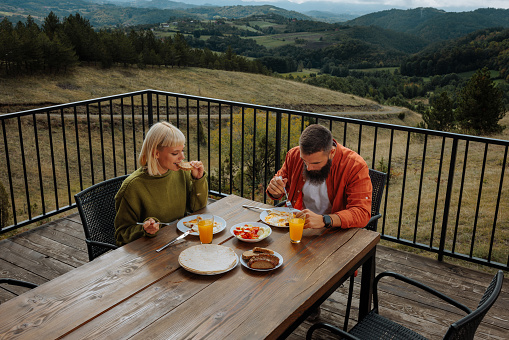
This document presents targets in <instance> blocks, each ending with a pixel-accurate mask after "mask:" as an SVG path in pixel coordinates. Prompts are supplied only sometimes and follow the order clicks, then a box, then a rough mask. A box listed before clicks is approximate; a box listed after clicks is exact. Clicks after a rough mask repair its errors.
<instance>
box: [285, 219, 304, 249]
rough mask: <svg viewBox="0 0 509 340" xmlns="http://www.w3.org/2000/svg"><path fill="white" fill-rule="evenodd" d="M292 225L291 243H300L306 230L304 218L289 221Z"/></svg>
mask: <svg viewBox="0 0 509 340" xmlns="http://www.w3.org/2000/svg"><path fill="white" fill-rule="evenodd" d="M288 224H289V225H290V241H291V242H292V243H299V242H300V240H301V239H302V230H303V229H304V218H303V217H294V218H291V219H290V220H289V221H288Z"/></svg>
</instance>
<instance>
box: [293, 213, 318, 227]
mask: <svg viewBox="0 0 509 340" xmlns="http://www.w3.org/2000/svg"><path fill="white" fill-rule="evenodd" d="M302 216H304V218H305V220H306V222H304V229H320V228H323V227H325V224H324V223H323V217H322V215H318V214H315V213H314V212H312V211H311V210H309V209H304V210H302V211H301V212H298V213H295V217H302Z"/></svg>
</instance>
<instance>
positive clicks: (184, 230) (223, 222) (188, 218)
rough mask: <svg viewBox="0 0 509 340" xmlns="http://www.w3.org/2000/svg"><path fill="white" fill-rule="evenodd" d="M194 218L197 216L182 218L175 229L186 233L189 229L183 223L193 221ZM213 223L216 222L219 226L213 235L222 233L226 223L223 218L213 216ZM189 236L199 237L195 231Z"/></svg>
mask: <svg viewBox="0 0 509 340" xmlns="http://www.w3.org/2000/svg"><path fill="white" fill-rule="evenodd" d="M198 215H199V214H198ZM196 216H197V215H189V216H186V217H184V218H182V219H181V220H180V221H178V223H177V229H178V230H180V231H181V232H183V233H185V232H186V231H188V230H189V228H188V227H186V226H185V225H184V222H187V221H191V220H194V219H195V218H196ZM214 222H218V223H219V225H220V226H219V228H218V230H216V231H214V234H217V233H220V232H222V231H223V230H224V228H226V221H225V220H224V219H223V218H221V217H219V216H216V215H214ZM189 235H194V236H199V234H198V233H197V232H196V231H192V232H191V233H189Z"/></svg>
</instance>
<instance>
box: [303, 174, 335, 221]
mask: <svg viewBox="0 0 509 340" xmlns="http://www.w3.org/2000/svg"><path fill="white" fill-rule="evenodd" d="M302 201H303V206H304V208H305V209H309V210H311V211H312V212H314V213H315V214H319V215H324V214H329V213H330V212H331V210H332V205H331V204H330V202H329V195H328V194H327V181H323V182H322V183H320V184H311V183H310V181H306V182H304V186H303V187H302Z"/></svg>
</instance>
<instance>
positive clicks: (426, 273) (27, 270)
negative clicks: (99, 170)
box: [0, 213, 509, 340]
mask: <svg viewBox="0 0 509 340" xmlns="http://www.w3.org/2000/svg"><path fill="white" fill-rule="evenodd" d="M376 257H377V260H376V270H377V273H379V272H382V271H385V270H392V271H395V272H398V273H401V274H403V275H406V276H409V277H412V278H414V279H417V280H419V281H421V282H423V283H425V284H427V285H429V286H431V287H434V288H437V289H438V290H440V291H443V292H444V293H446V294H447V295H449V296H451V297H453V298H455V299H457V300H459V301H460V302H462V303H464V304H466V305H467V306H468V307H470V308H472V309H475V308H476V307H477V304H478V302H479V300H480V297H481V295H482V294H483V293H484V289H485V288H486V286H487V285H488V283H489V282H490V280H491V278H492V274H488V273H483V272H478V271H475V270H471V269H467V268H463V267H459V266H456V265H452V264H449V263H444V262H438V261H436V260H434V259H430V258H426V257H422V256H418V255H415V254H411V253H407V252H403V251H400V250H395V249H392V248H388V247H384V246H379V247H378V248H377V256H376ZM86 262H88V254H87V250H86V245H85V241H84V233H83V228H82V225H81V220H80V217H79V214H78V213H73V214H71V215H69V216H67V217H65V218H61V219H59V220H56V221H53V222H49V223H47V224H45V225H42V226H40V227H37V228H35V229H33V230H30V231H28V232H25V233H22V234H20V235H17V236H15V237H12V238H10V239H6V240H3V241H0V268H1V271H0V273H1V274H0V275H1V276H2V277H11V278H17V279H22V280H26V281H30V282H34V283H37V284H42V283H44V282H47V281H49V280H51V279H53V278H55V277H57V276H60V275H62V274H64V273H66V272H68V271H70V270H72V269H73V268H76V267H78V266H80V265H82V264H84V263H86ZM359 277H360V276H359ZM359 286H360V283H359V282H358V280H357V281H356V286H355V288H354V301H353V304H352V311H351V314H350V316H351V318H352V319H351V320H350V322H349V325H350V326H353V325H354V324H355V319H356V318H357V309H356V308H357V305H358V297H359V296H358V294H359ZM347 288H348V286H347V284H345V286H344V287H340V288H339V289H338V290H337V291H336V292H335V293H334V294H332V295H331V296H330V297H329V298H328V299H327V301H326V302H325V303H324V304H322V307H321V316H320V321H325V322H329V323H332V324H337V325H341V326H342V324H343V318H344V314H345V306H346V294H347ZM9 289H12V291H13V292H14V293H16V294H21V293H22V292H23V291H25V290H26V289H25V288H17V287H15V288H13V287H9ZM13 292H11V291H8V290H7V289H5V287H2V286H0V303H1V302H4V301H6V300H9V299H11V298H12V297H14V296H15V295H14V294H13ZM412 293H413V292H412V291H411V290H394V289H393V288H392V287H391V285H390V282H389V281H386V283H385V284H384V285H383V286H382V287H381V293H380V305H381V310H380V313H381V314H383V315H386V316H388V317H389V318H391V319H393V320H395V321H397V322H400V323H402V324H404V325H406V326H407V327H409V328H412V329H414V330H415V331H417V332H419V333H421V334H423V335H424V336H426V337H428V338H430V339H441V338H442V336H443V334H445V331H446V329H447V326H448V324H450V323H452V322H454V321H455V320H457V319H459V318H460V317H461V316H462V315H463V314H460V313H459V311H457V310H451V309H446V308H444V309H440V308H437V306H438V303H437V302H435V301H434V300H433V299H430V298H428V296H423V295H422V294H420V295H418V298H419V300H420V301H425V302H426V303H424V304H423V303H418V302H416V301H415V300H408V299H407V297H410V296H411V295H412ZM414 296H415V295H414ZM309 326H310V323H309V322H308V321H305V322H304V323H303V324H302V325H301V326H300V327H299V328H298V329H297V330H296V331H295V332H293V333H292V335H291V336H290V337H289V338H288V339H299V340H301V339H303V338H304V337H305V334H306V331H307V329H308V328H309ZM508 334H509V282H508V278H507V275H506V278H505V279H504V287H503V289H502V293H501V294H500V296H499V298H498V300H497V302H496V303H495V305H494V306H493V307H492V308H491V310H490V311H489V312H488V314H487V316H486V317H485V318H484V320H483V323H482V324H481V325H480V327H479V329H478V331H477V333H476V339H509V335H508ZM328 337H330V338H333V337H331V336H327V335H325V334H323V338H324V339H325V338H328Z"/></svg>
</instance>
